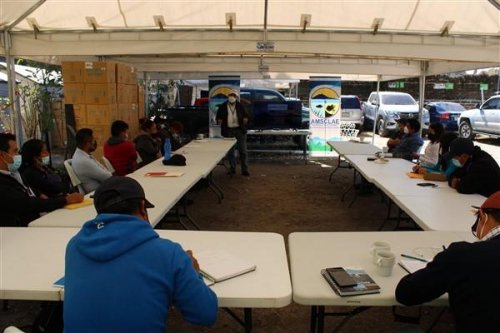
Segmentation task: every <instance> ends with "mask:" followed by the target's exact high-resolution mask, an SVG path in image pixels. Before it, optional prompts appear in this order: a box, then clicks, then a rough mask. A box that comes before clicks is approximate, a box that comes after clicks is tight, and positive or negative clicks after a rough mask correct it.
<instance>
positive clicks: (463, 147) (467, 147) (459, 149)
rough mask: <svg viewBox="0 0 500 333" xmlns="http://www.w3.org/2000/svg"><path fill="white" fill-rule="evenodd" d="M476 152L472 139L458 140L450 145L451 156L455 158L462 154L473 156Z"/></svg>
mask: <svg viewBox="0 0 500 333" xmlns="http://www.w3.org/2000/svg"><path fill="white" fill-rule="evenodd" d="M473 152H474V142H472V140H471V139H466V138H456V139H455V140H453V141H452V142H451V144H450V152H449V156H451V157H455V156H460V155H462V154H469V155H472V153H473Z"/></svg>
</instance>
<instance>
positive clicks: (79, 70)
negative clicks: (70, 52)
mask: <svg viewBox="0 0 500 333" xmlns="http://www.w3.org/2000/svg"><path fill="white" fill-rule="evenodd" d="M84 68H85V65H84V63H83V62H82V61H69V62H63V63H62V64H61V69H62V77H63V80H64V83H82V82H83V70H84Z"/></svg>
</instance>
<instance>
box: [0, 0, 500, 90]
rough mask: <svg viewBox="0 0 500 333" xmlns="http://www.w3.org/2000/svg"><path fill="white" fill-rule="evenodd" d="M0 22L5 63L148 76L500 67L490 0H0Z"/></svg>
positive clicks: (499, 10)
mask: <svg viewBox="0 0 500 333" xmlns="http://www.w3.org/2000/svg"><path fill="white" fill-rule="evenodd" d="M0 29H2V30H3V34H2V43H1V47H0V53H1V54H5V55H6V56H7V62H9V63H10V62H11V58H12V57H26V58H32V59H37V60H40V61H44V62H48V63H60V62H61V61H63V60H96V59H101V60H102V59H104V60H114V61H119V62H125V63H129V64H132V65H134V66H136V67H137V69H138V71H139V72H143V73H146V74H145V75H144V77H145V78H174V79H175V78H179V79H206V78H207V77H208V75H209V74H211V73H218V74H234V73H237V74H239V75H241V77H242V78H243V79H246V78H251V79H257V78H258V79H261V78H271V79H287V78H293V79H300V78H303V77H308V76H309V75H322V74H328V75H341V76H342V78H343V79H357V80H376V79H378V80H390V79H396V78H403V77H412V76H420V77H422V78H423V77H424V76H425V75H434V74H440V73H447V72H454V71H462V70H469V69H477V68H484V67H493V66H498V65H499V64H500V1H499V0H400V1H396V0H331V1H330V0H309V1H298V0H289V1H284V0H197V1H189V2H188V1H179V0H178V1H174V0H163V1H160V0H64V1H61V0H38V1H37V0H0ZM421 95H422V94H421ZM421 98H423V97H421Z"/></svg>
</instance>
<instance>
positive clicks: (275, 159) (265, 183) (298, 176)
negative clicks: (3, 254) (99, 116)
mask: <svg viewBox="0 0 500 333" xmlns="http://www.w3.org/2000/svg"><path fill="white" fill-rule="evenodd" d="M255 155H257V158H256V156H255ZM333 163H334V160H333V159H328V160H326V159H325V160H313V161H311V162H309V163H308V164H307V165H304V163H303V161H302V160H300V158H299V157H298V156H297V155H279V156H278V155H272V156H271V157H269V156H267V157H266V156H265V155H261V154H254V155H253V158H252V159H251V161H250V173H251V177H243V176H241V175H240V174H239V170H237V174H236V175H235V176H233V177H230V176H229V175H227V174H226V170H225V169H224V168H223V167H220V166H219V167H217V168H216V169H215V170H214V179H215V181H216V182H217V183H218V184H219V185H220V186H221V187H222V188H223V189H224V192H225V199H224V200H223V202H222V203H221V204H218V203H217V200H216V197H215V195H214V194H213V193H212V192H211V191H210V189H208V188H206V187H203V186H199V187H198V188H197V189H195V190H194V191H192V192H191V194H190V198H191V199H192V200H193V201H194V202H193V204H192V205H191V206H190V207H189V211H190V214H191V215H192V216H193V218H194V219H195V220H196V221H197V223H198V224H199V225H200V226H201V228H202V229H204V230H226V231H261V232H277V233H280V234H282V235H283V236H284V237H285V239H287V237H288V235H289V234H290V233H292V232H296V231H357V230H359V231H374V230H377V228H378V227H379V226H380V224H381V222H382V221H383V219H384V218H385V215H386V205H385V203H383V202H382V200H381V196H380V195H379V193H378V192H377V191H374V192H372V193H367V194H366V195H363V196H360V197H358V199H357V201H356V202H355V203H354V205H353V206H352V207H351V208H348V207H347V203H346V202H341V200H340V199H341V196H342V192H343V191H344V190H345V189H346V188H347V187H348V186H349V185H350V184H351V182H352V173H353V171H352V170H350V169H339V170H338V171H337V172H336V173H335V175H334V177H333V182H332V183H329V182H328V176H329V174H330V172H331V170H332V168H331V167H330V165H332V164H333ZM171 227H172V228H175V229H177V228H178V225H172V226H171ZM38 307H39V303H38V302H9V309H8V310H7V311H1V312H0V313H1V316H0V331H1V330H3V328H4V327H6V326H7V324H14V325H18V326H21V327H26V326H28V325H29V324H30V323H31V322H32V321H33V318H34V315H35V314H36V311H37V310H38ZM346 310H349V309H348V308H327V311H346ZM235 311H236V312H237V313H241V310H239V309H235ZM397 311H398V313H401V312H403V313H407V314H411V315H416V314H418V308H411V309H405V308H397ZM440 311H441V309H440V308H431V307H425V308H423V309H422V317H421V321H420V323H421V327H422V328H423V329H424V330H425V329H427V328H428V327H429V325H430V324H431V322H432V321H433V320H434V318H435V317H436V316H437V314H438V313H439V312H440ZM309 319H310V308H309V307H306V306H300V305H297V304H292V305H289V306H287V307H285V308H281V309H254V310H253V326H254V332H273V333H282V332H283V333H284V332H292V331H295V332H308V330H309ZM341 320H342V318H340V317H327V318H326V320H325V332H330V331H332V330H333V329H334V328H335V326H336V324H337V323H339V322H340V321H341ZM451 322H452V319H451V315H450V314H449V312H448V311H446V312H445V314H444V316H443V317H442V318H441V320H440V321H439V323H438V324H437V326H436V327H435V328H434V330H433V332H452V331H453V329H452V324H451ZM402 326H403V324H401V323H399V322H395V321H394V316H393V314H392V308H391V307H377V308H371V309H369V310H368V311H365V312H363V313H361V314H359V315H357V316H355V317H353V318H351V319H350V321H349V322H348V323H347V324H346V325H345V326H344V328H343V329H342V332H395V331H398V330H399V331H401V327H402ZM26 330H27V331H29V329H26ZM168 331H169V332H243V329H242V327H241V326H239V324H237V323H236V321H234V320H233V319H232V318H231V317H230V316H229V315H228V314H227V313H225V312H224V311H222V310H221V311H220V312H219V318H218V320H217V323H216V324H215V326H214V327H212V328H209V329H206V328H199V327H194V326H191V325H188V324H185V323H184V322H183V321H182V319H181V317H180V315H179V314H178V313H176V312H175V311H173V313H172V315H171V318H170V320H169V330H168Z"/></svg>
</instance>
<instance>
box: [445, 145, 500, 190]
mask: <svg viewBox="0 0 500 333" xmlns="http://www.w3.org/2000/svg"><path fill="white" fill-rule="evenodd" d="M448 155H449V157H450V158H451V161H450V162H451V163H453V164H454V165H455V166H456V167H457V170H456V171H455V172H454V173H453V174H452V175H451V177H450V180H449V181H448V184H449V185H450V186H451V187H452V188H454V189H456V190H457V192H458V193H464V194H472V193H479V194H481V195H484V196H485V197H487V196H490V195H491V194H493V193H495V192H496V191H499V190H500V168H499V167H498V164H497V162H496V161H495V159H494V158H493V157H491V155H490V154H488V153H487V152H485V151H482V150H481V148H480V147H478V146H474V143H473V142H472V140H470V139H465V138H457V139H455V140H453V141H452V143H451V145H450V152H449V153H448Z"/></svg>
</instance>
